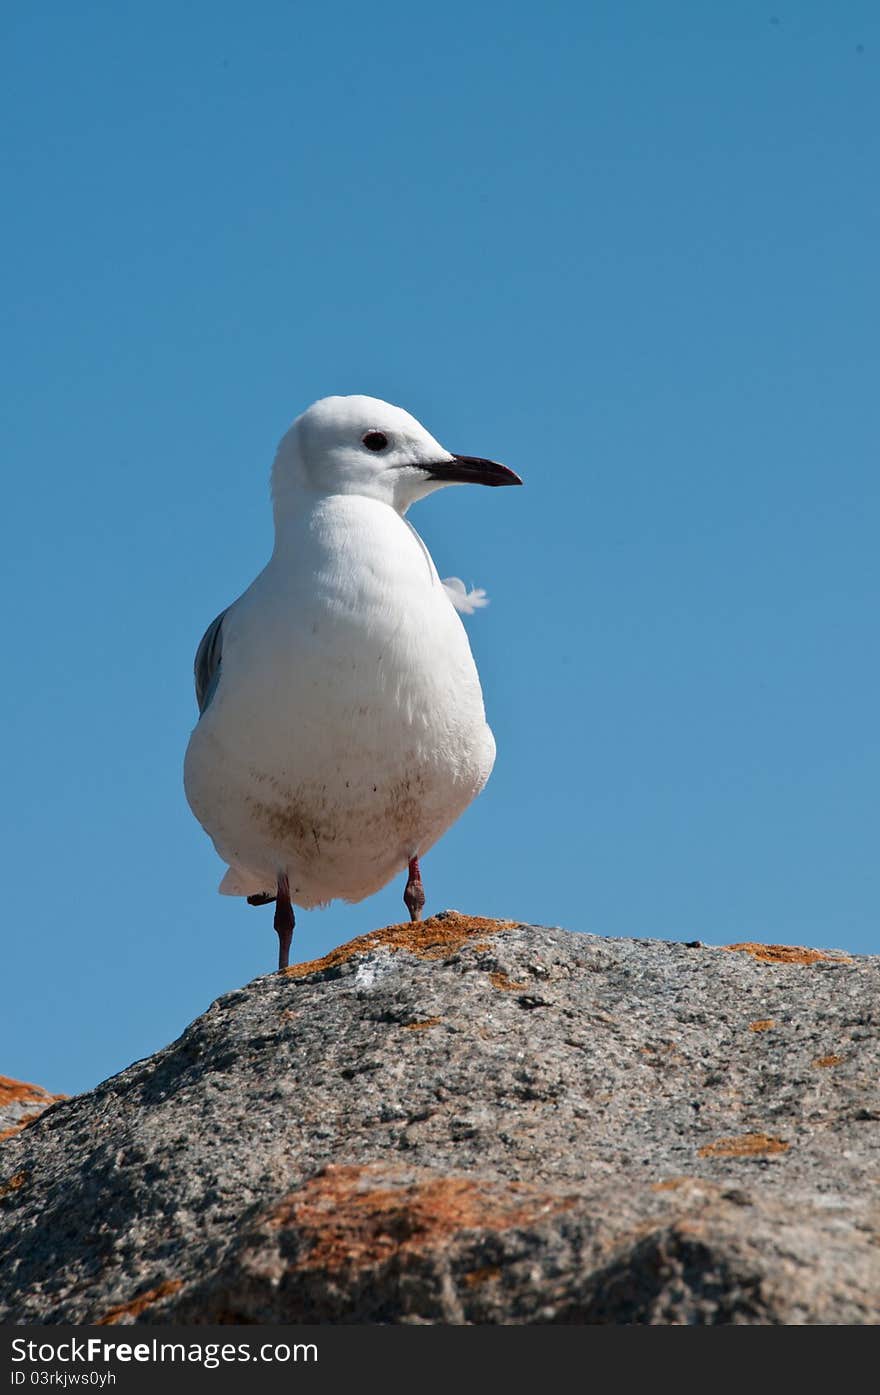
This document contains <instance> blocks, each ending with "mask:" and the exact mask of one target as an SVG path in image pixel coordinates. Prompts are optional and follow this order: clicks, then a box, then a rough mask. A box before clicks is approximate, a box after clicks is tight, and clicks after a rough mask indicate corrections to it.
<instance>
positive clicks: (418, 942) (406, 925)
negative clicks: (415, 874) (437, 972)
mask: <svg viewBox="0 0 880 1395" xmlns="http://www.w3.org/2000/svg"><path fill="white" fill-rule="evenodd" d="M515 923H516V922H515V921H512V920H487V919H485V917H483V916H470V915H460V914H459V912H458V911H447V912H446V913H445V914H443V915H435V916H431V917H430V918H429V919H428V920H416V921H404V922H403V924H400V925H386V926H384V927H383V928H382V929H381V930H371V931H370V933H369V934H368V935H358V937H357V939H355V940H349V942H348V944H344V945H339V947H338V948H337V949H331V951H330V953H329V954H325V955H324V957H323V958H322V959H311V960H309V962H308V963H306V964H291V966H290V968H288V969H284V970H282V972H283V973H285V974H286V975H287V977H288V978H307V977H308V976H309V975H310V974H318V973H321V972H322V971H323V970H324V969H334V968H336V967H337V965H339V964H345V963H346V962H347V960H349V959H353V958H354V957H355V955H358V954H369V952H370V950H373V949H389V950H392V951H397V950H401V949H405V950H408V951H409V953H410V954H414V955H416V957H417V958H418V959H445V958H446V957H447V955H449V954H455V953H456V951H457V950H459V949H463V948H464V946H465V945H466V944H469V943H471V942H473V941H475V940H477V939H478V938H479V937H481V936H485V935H498V934H500V933H501V932H502V931H503V930H512V929H513V927H514V925H515Z"/></svg>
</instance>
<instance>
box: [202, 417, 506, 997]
mask: <svg viewBox="0 0 880 1395" xmlns="http://www.w3.org/2000/svg"><path fill="white" fill-rule="evenodd" d="M450 484H483V485H495V486H497V485H515V484H516V485H518V484H522V480H521V479H520V478H519V476H518V475H516V474H514V472H513V470H509V469H508V468H507V467H506V466H504V465H499V464H497V463H496V462H495V461H493V460H485V459H483V458H482V457H479V456H473V455H453V454H451V453H450V452H449V451H448V450H445V449H444V448H443V446H441V445H440V444H439V443H438V442H437V441H436V440H435V439H434V437H433V436H431V435H430V433H429V432H428V431H426V430H425V428H424V427H423V426H422V425H421V424H420V423H419V422H418V421H416V419H415V418H414V417H412V416H410V414H409V413H408V412H405V411H403V409H402V408H400V407H394V406H392V405H391V404H390V403H388V402H382V401H380V400H379V399H378V398H375V397H362V396H353V397H325V398H322V399H321V400H320V401H318V402H315V403H313V405H312V406H311V407H309V409H308V410H307V411H306V412H304V413H303V414H302V415H301V416H299V417H297V419H296V420H295V421H294V423H293V425H292V426H291V428H290V430H289V431H288V432H287V434H286V435H285V436H284V437H283V438H282V440H281V443H280V445H279V447H278V451H277V454H276V456H275V461H274V464H273V467H272V501H273V510H274V517H275V548H274V551H273V553H272V556H271V558H270V560H269V562H268V564H267V566H266V567H265V568H264V570H263V571H262V572H260V574H259V576H258V577H257V578H256V580H255V581H254V582H252V584H251V585H250V586H249V587H248V589H247V590H246V591H245V592H244V594H243V595H242V596H240V597H239V598H238V600H237V601H234V602H233V604H232V605H230V606H228V607H227V609H226V610H224V611H222V613H221V614H220V615H218V616H217V618H216V619H215V620H213V621H212V622H211V624H210V625H209V626H208V628H207V630H206V631H205V634H204V637H203V638H202V641H201V643H200V644H199V647H198V650H197V652H196V659H195V685H196V699H197V702H198V707H199V718H198V722H197V724H196V726H195V729H194V730H193V733H192V735H191V737H190V740H189V745H188V747H187V751H186V759H185V763H184V787H185V790H186V797H187V800H188V802H189V805H190V807H191V809H192V811H193V813H194V814H195V816H196V818H197V819H198V821H199V823H200V824H201V825H202V827H203V828H204V829H205V831H206V832H207V833H208V835H209V836H210V838H211V839H212V841H213V843H214V847H215V848H216V850H217V852H218V854H219V855H220V857H221V858H222V859H223V861H224V862H225V863H227V864H228V870H227V871H226V874H225V876H224V877H223V879H222V881H221V882H220V887H219V890H220V892H221V893H222V894H224V895H227V896H242V897H246V898H247V900H248V902H249V903H250V904H251V905H266V904H269V903H271V902H274V903H275V922H274V924H275V930H276V932H277V934H278V968H279V970H281V969H284V968H286V967H287V965H288V962H289V953H290V945H291V941H292V938H293V930H294V924H295V921H294V911H293V907H294V906H301V907H304V908H308V907H312V906H318V905H326V904H328V903H329V902H330V901H332V900H334V899H336V898H337V897H339V898H342V899H344V900H346V901H361V900H363V898H364V897H366V896H370V895H372V894H373V892H375V891H378V890H379V889H380V888H381V887H383V886H385V885H386V884H387V883H388V882H389V881H390V880H391V878H392V877H395V876H396V875H397V874H398V873H400V872H402V871H403V870H404V869H406V870H407V881H406V889H405V891H404V904H405V905H406V908H407V910H408V912H409V915H410V919H411V920H413V921H416V920H419V919H420V918H421V913H422V909H423V907H424V904H425V892H424V887H423V885H422V879H421V870H420V867H419V858H420V857H422V856H423V855H424V854H425V853H426V852H427V851H428V849H429V848H431V847H432V846H433V845H434V843H436V842H437V840H438V838H440V837H441V836H442V834H443V833H445V832H446V830H447V829H448V828H449V827H450V825H451V824H453V823H454V822H455V820H456V819H457V818H458V817H459V815H460V814H462V813H463V812H464V810H465V809H466V808H467V807H468V805H469V804H470V803H471V801H472V800H473V799H474V798H475V797H476V796H477V795H478V794H479V793H480V791H481V790H482V788H483V786H484V785H485V783H486V781H487V780H488V778H489V775H490V773H491V771H492V766H493V764H494V761H495V741H494V738H493V736H492V732H491V730H490V729H489V727H488V725H487V723H486V715H485V710H484V707H483V694H482V691H481V689H480V680H479V677H478V674H477V669H476V665H475V664H474V660H473V656H472V654H471V649H470V645H469V643H468V639H467V635H466V633H465V629H464V626H463V624H462V622H461V620H460V618H459V615H460V613H465V614H468V613H471V612H473V611H474V610H476V609H478V608H479V607H480V606H482V605H485V604H486V596H485V592H484V591H482V590H472V591H468V590H467V589H466V588H465V586H464V583H463V582H462V581H460V580H459V579H458V578H457V577H452V578H450V579H449V580H447V581H441V580H440V577H439V575H438V573H437V568H436V567H435V565H434V562H433V560H432V558H431V554H430V553H429V551H428V549H427V547H426V546H425V544H424V542H423V541H422V539H421V538H420V537H419V535H418V533H417V532H416V530H415V529H414V528H413V527H412V525H411V523H410V522H409V521H408V519H407V517H406V514H407V511H408V510H409V508H410V506H411V505H412V504H414V503H416V502H417V501H418V500H420V499H423V498H425V496H426V495H428V494H432V493H433V492H434V491H435V490H437V489H442V488H444V487H445V486H446V485H450Z"/></svg>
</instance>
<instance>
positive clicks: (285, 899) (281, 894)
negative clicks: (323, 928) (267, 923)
mask: <svg viewBox="0 0 880 1395" xmlns="http://www.w3.org/2000/svg"><path fill="white" fill-rule="evenodd" d="M274 923H275V930H276V933H277V935H278V968H279V971H280V970H281V969H286V968H287V965H288V962H289V956H290V942H291V940H292V939H293V927H294V925H295V924H296V921H295V920H294V915H293V906H292V905H291V904H290V882H289V881H288V880H287V877H286V875H285V874H284V873H281V874H280V875H279V877H278V894H277V896H276V897H275V922H274Z"/></svg>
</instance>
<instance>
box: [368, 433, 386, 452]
mask: <svg viewBox="0 0 880 1395" xmlns="http://www.w3.org/2000/svg"><path fill="white" fill-rule="evenodd" d="M363 442H364V445H365V446H366V448H367V450H384V449H385V447H386V446H387V444H388V437H387V436H386V435H385V432H384V431H368V432H367V434H366V436H364V437H363Z"/></svg>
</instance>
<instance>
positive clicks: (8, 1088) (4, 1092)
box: [0, 1075, 67, 1109]
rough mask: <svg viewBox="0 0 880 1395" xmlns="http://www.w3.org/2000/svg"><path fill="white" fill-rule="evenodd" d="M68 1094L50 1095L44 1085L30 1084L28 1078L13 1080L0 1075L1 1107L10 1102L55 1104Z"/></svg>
mask: <svg viewBox="0 0 880 1395" xmlns="http://www.w3.org/2000/svg"><path fill="white" fill-rule="evenodd" d="M65 1099H67V1096H66V1095H50V1094H49V1091H48V1090H44V1089H43V1087H42V1085H29V1084H28V1082H27V1081H26V1080H13V1079H12V1078H11V1077H10V1076H8V1075H0V1109H3V1108H4V1107H5V1106H6V1105H9V1104H54V1103H55V1101H56V1100H65Z"/></svg>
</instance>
